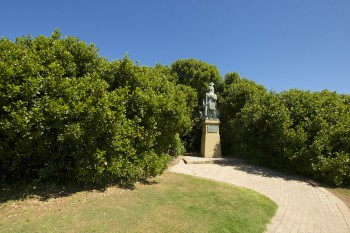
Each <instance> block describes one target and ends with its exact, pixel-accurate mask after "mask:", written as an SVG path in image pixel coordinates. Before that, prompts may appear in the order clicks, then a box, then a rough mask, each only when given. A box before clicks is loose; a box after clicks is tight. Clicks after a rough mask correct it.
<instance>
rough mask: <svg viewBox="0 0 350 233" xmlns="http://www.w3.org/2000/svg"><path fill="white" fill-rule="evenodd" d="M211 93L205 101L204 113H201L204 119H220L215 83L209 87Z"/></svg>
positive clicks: (206, 96) (207, 94) (206, 95)
mask: <svg viewBox="0 0 350 233" xmlns="http://www.w3.org/2000/svg"><path fill="white" fill-rule="evenodd" d="M208 89H209V93H206V94H205V99H203V112H200V114H201V118H202V119H218V116H219V111H218V109H217V98H218V97H217V96H216V94H215V93H214V83H213V82H211V83H210V85H209V88H208Z"/></svg>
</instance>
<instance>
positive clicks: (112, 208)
mask: <svg viewBox="0 0 350 233" xmlns="http://www.w3.org/2000/svg"><path fill="white" fill-rule="evenodd" d="M276 209H277V206H276V204H275V203H274V202H272V201H271V200H270V199H268V198H267V197H265V196H263V195H261V194H259V193H256V192H254V191H251V190H248V189H245V188H238V187H234V186H231V185H228V184H224V183H217V182H213V181H210V180H206V179H200V178H195V177H191V176H186V175H180V174H175V173H171V172H166V173H165V174H164V175H162V176H160V177H157V178H155V179H154V180H153V182H151V183H150V184H137V185H136V187H135V189H121V188H117V187H109V188H106V189H105V190H104V191H96V190H95V191H77V192H72V193H71V194H70V195H65V196H63V197H56V198H48V199H45V200H40V198H38V197H37V196H34V197H33V196H32V197H30V196H29V197H25V198H24V199H23V200H10V199H8V200H6V201H2V202H1V204H0V232H201V233H202V232H240V233H241V232H245V233H248V232H254V233H257V232H263V231H264V229H265V227H266V225H267V223H268V222H269V221H270V220H271V218H272V217H273V215H274V214H275V212H276Z"/></svg>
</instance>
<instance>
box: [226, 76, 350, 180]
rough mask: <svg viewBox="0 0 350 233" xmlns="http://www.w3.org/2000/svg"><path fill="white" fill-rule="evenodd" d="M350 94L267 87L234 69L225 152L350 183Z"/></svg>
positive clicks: (229, 79) (228, 83)
mask: <svg viewBox="0 0 350 233" xmlns="http://www.w3.org/2000/svg"><path fill="white" fill-rule="evenodd" d="M349 103H350V102H349V96H348V95H339V94H336V93H335V92H329V91H327V90H325V91H322V92H314V93H312V92H309V91H301V90H289V91H285V92H282V93H274V92H271V91H270V92H268V91H266V90H265V89H264V88H263V87H262V86H260V85H257V84H255V83H254V82H252V81H249V80H246V79H242V78H240V77H239V75H238V74H237V73H230V74H228V75H227V76H226V79H225V88H224V91H223V94H222V101H221V112H222V118H221V121H222V127H221V130H222V139H223V140H222V141H223V151H224V153H225V154H231V155H238V156H241V157H244V158H247V159H249V160H252V161H255V162H257V163H261V164H264V165H267V166H272V167H274V168H279V169H285V170H288V171H292V172H296V173H299V174H302V175H305V176H309V177H312V178H316V179H318V180H321V181H324V182H328V183H332V184H337V185H348V184H350V129H349V123H350V104H349Z"/></svg>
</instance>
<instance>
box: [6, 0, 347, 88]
mask: <svg viewBox="0 0 350 233" xmlns="http://www.w3.org/2000/svg"><path fill="white" fill-rule="evenodd" d="M0 12H1V14H0V36H3V37H6V38H8V39H11V40H14V39H15V38H16V37H18V36H23V35H28V34H30V35H31V36H33V37H35V36H37V35H46V36H50V35H51V33H52V32H53V31H54V30H55V28H59V29H60V30H61V33H62V35H63V36H67V35H68V36H76V37H79V38H80V39H81V40H84V41H85V42H87V43H94V44H95V45H96V47H97V48H99V53H100V55H101V56H102V57H106V58H108V59H109V60H117V59H120V58H122V57H123V56H124V54H125V53H126V52H127V53H128V54H129V56H130V58H131V59H132V60H138V61H139V62H140V64H141V65H147V66H154V65H155V64H156V63H160V64H163V65H170V64H171V63H172V62H174V61H175V60H176V59H181V58H196V59H199V60H202V61H205V62H207V63H210V64H214V65H216V66H217V67H218V69H219V70H220V73H221V74H222V75H223V76H224V75H225V74H226V73H228V72H233V71H237V72H238V73H239V74H240V75H241V76H242V77H246V78H248V79H251V80H254V81H255V82H257V83H259V84H262V85H264V86H265V87H266V88H267V89H272V90H275V91H283V90H288V89H290V88H298V89H304V90H311V91H319V90H322V89H329V90H331V91H337V92H339V93H347V94H350V0H215V1H214V0H211V1H209V0H176V1H175V0H173V1H166V0H124V1H118V0H116V1H112V0H110V1H108V0H99V1H92V0H90V1H88V0H86V1H79V0H60V1H50V0H32V1H28V0H17V1H13V0H4V1H2V3H1V8H0Z"/></svg>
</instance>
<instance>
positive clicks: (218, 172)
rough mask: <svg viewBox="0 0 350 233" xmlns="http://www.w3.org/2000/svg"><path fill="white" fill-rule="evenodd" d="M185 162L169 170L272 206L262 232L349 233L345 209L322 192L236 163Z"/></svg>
mask: <svg viewBox="0 0 350 233" xmlns="http://www.w3.org/2000/svg"><path fill="white" fill-rule="evenodd" d="M185 158H187V162H188V164H185V163H184V162H183V161H180V162H179V163H178V164H176V165H174V166H172V167H170V168H169V170H170V171H173V172H177V173H183V174H188V175H194V176H198V177H204V178H208V179H212V180H217V181H222V182H226V183H230V184H234V185H238V186H243V187H247V188H249V189H252V190H255V191H257V192H260V193H262V194H264V195H266V196H267V197H269V198H271V199H272V200H273V201H274V202H276V204H277V205H278V210H277V213H276V215H275V216H274V217H273V219H272V221H271V223H270V224H269V225H268V226H267V231H266V232H283V233H288V232H301V233H304V232H312V233H317V232H322V233H323V232H329V233H343V232H344V233H350V210H349V208H348V207H347V206H346V205H345V204H344V203H343V202H342V201H341V200H340V199H339V198H337V197H336V196H334V195H333V194H331V193H330V192H328V191H327V190H326V189H325V188H322V187H319V186H317V185H315V184H312V183H310V182H308V181H307V180H305V179H301V178H300V177H297V176H292V175H286V174H283V173H280V172H275V171H271V170H268V169H265V168H261V167H257V166H252V165H248V164H246V163H244V162H243V161H240V160H236V159H230V160H216V161H214V163H213V164H208V160H204V159H203V162H201V159H200V158H193V157H185ZM192 163H195V164H192ZM196 163H197V164H196ZM198 163H200V164H198Z"/></svg>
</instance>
